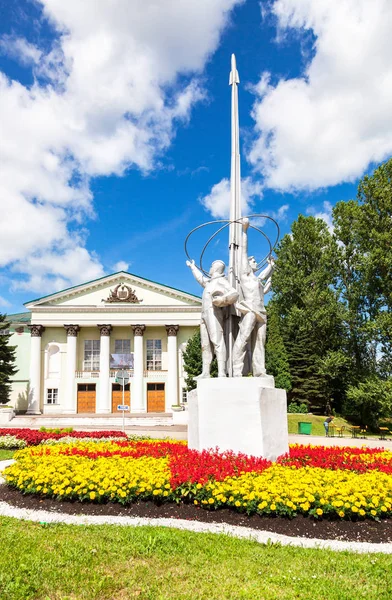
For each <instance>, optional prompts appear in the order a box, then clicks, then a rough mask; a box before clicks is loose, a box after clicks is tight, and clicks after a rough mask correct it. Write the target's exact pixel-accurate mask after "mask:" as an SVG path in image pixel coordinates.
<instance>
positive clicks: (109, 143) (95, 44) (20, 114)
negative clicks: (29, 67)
mask: <svg viewBox="0 0 392 600" xmlns="http://www.w3.org/2000/svg"><path fill="white" fill-rule="evenodd" d="M242 1H243V0H214V2H210V0H166V1H165V2H157V1H156V0H144V2H142V3H141V2H139V1H138V0H114V1H113V2H97V1H96V0H83V2H80V1H79V0H67V1H66V2H64V0H39V2H40V4H41V5H42V10H43V18H46V19H47V20H48V21H49V22H50V23H51V25H52V27H53V29H54V31H55V39H54V41H53V44H52V47H51V48H50V49H49V51H47V50H45V49H44V48H41V47H36V46H34V45H33V44H31V43H30V42H29V41H28V40H24V39H23V38H20V37H10V36H8V37H3V38H2V41H1V47H2V51H3V52H7V53H8V54H9V55H10V56H12V57H14V58H17V59H18V60H20V61H21V62H23V63H24V64H27V63H29V64H33V73H34V76H35V80H34V84H33V85H32V86H30V87H26V86H24V85H22V84H21V83H20V82H18V81H14V80H10V79H8V78H7V77H6V76H5V75H3V74H0V113H1V114H2V119H1V127H2V131H1V133H0V135H1V139H2V144H1V148H0V161H1V164H2V172H1V188H0V203H1V211H2V220H1V222H0V239H1V242H2V243H1V245H0V266H5V265H11V269H12V270H13V272H14V273H19V274H20V275H19V277H20V278H22V281H19V283H17V284H16V285H17V286H19V287H22V288H23V289H31V290H35V291H49V288H51V289H52V288H53V287H54V286H57V285H59V286H60V287H61V286H63V284H65V285H69V284H74V283H78V282H80V281H82V280H85V279H86V278H90V277H91V278H94V277H98V276H100V275H102V274H103V266H102V264H101V263H100V261H99V258H98V257H96V256H95V255H94V254H93V253H91V252H89V251H88V250H87V249H86V243H85V239H84V237H83V236H82V235H81V234H80V231H79V229H80V227H81V224H82V223H84V222H85V220H86V219H88V218H92V217H93V216H94V208H93V198H92V194H91V192H90V187H89V182H90V179H91V178H92V177H94V176H98V175H99V176H102V175H111V174H117V175H122V174H123V173H124V171H125V170H126V169H127V168H132V167H133V168H138V169H140V170H142V171H144V172H148V171H150V170H152V169H153V168H154V166H155V162H156V158H157V156H159V154H160V153H162V152H163V151H164V150H165V149H166V148H167V147H168V146H169V144H170V142H171V140H172V138H173V135H174V132H175V127H176V126H177V124H178V123H180V122H181V121H182V122H183V121H186V120H187V119H189V115H190V111H191V108H192V106H193V105H194V103H195V102H197V101H199V100H200V99H201V98H203V90H202V87H201V85H200V83H199V81H198V79H197V75H198V74H199V73H200V72H201V71H202V69H203V67H204V64H205V62H206V60H207V59H208V58H209V56H210V55H211V53H212V52H213V51H214V50H215V48H216V46H217V44H218V41H219V36H220V34H221V32H222V30H223V28H224V27H225V25H226V23H227V20H228V18H229V14H230V10H231V9H232V8H233V6H234V5H236V4H238V3H240V2H242ZM66 263H67V264H66Z"/></svg>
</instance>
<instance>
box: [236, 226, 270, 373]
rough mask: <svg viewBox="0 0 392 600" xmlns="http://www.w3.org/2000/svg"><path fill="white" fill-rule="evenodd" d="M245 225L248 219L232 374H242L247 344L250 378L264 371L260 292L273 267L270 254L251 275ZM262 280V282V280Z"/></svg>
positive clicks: (264, 328)
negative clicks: (260, 268)
mask: <svg viewBox="0 0 392 600" xmlns="http://www.w3.org/2000/svg"><path fill="white" fill-rule="evenodd" d="M248 228H249V219H248V218H244V219H243V220H242V239H241V264H240V269H239V274H238V275H239V281H240V285H241V290H242V296H243V300H241V301H240V302H238V303H237V304H236V308H237V310H238V311H239V312H240V313H242V317H241V320H240V324H239V331H238V335H237V338H236V340H235V344H234V347H233V376H234V377H242V375H243V368H244V360H245V354H246V348H247V344H248V342H250V343H251V351H252V371H253V375H254V377H262V376H263V375H265V374H266V371H265V340H266V334H267V314H266V310H265V306H264V294H266V293H267V292H268V291H269V290H270V287H271V277H270V275H271V273H272V271H273V268H274V264H275V263H274V260H273V258H272V257H270V258H269V259H268V261H267V262H268V266H267V267H266V268H265V269H264V270H263V271H262V273H260V275H259V276H257V275H256V274H255V271H256V269H257V262H256V260H255V258H254V257H253V256H250V257H248ZM265 280H266V281H265Z"/></svg>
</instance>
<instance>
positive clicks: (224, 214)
mask: <svg viewBox="0 0 392 600" xmlns="http://www.w3.org/2000/svg"><path fill="white" fill-rule="evenodd" d="M261 196H262V186H261V184H260V183H259V182H255V181H253V180H252V179H251V178H250V177H246V178H245V179H243V180H242V181H241V210H242V214H243V215H247V214H250V213H251V212H252V210H253V209H252V207H253V206H254V204H255V201H256V199H258V198H261ZM200 202H201V203H202V205H203V206H204V208H205V209H206V210H207V211H208V212H210V213H211V215H212V216H213V217H214V218H215V219H228V217H229V215H230V181H229V180H228V179H226V178H225V179H222V180H221V181H220V182H219V183H216V184H215V185H214V186H213V187H212V188H211V191H210V193H209V194H207V196H204V197H203V198H201V199H200Z"/></svg>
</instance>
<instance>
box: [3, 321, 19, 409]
mask: <svg viewBox="0 0 392 600" xmlns="http://www.w3.org/2000/svg"><path fill="white" fill-rule="evenodd" d="M5 318H6V315H2V314H0V404H6V403H7V402H8V400H9V394H10V391H11V377H12V375H15V373H16V372H17V369H16V368H15V346H10V345H9V344H8V342H9V339H10V335H9V334H8V333H7V329H8V323H6V321H5Z"/></svg>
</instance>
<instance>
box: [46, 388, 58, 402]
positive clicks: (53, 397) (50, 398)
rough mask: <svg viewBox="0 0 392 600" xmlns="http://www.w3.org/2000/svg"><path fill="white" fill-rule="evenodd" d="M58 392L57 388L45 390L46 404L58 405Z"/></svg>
mask: <svg viewBox="0 0 392 600" xmlns="http://www.w3.org/2000/svg"><path fill="white" fill-rule="evenodd" d="M58 397H59V391H58V389H57V388H48V389H47V390H46V403H47V404H58Z"/></svg>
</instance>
